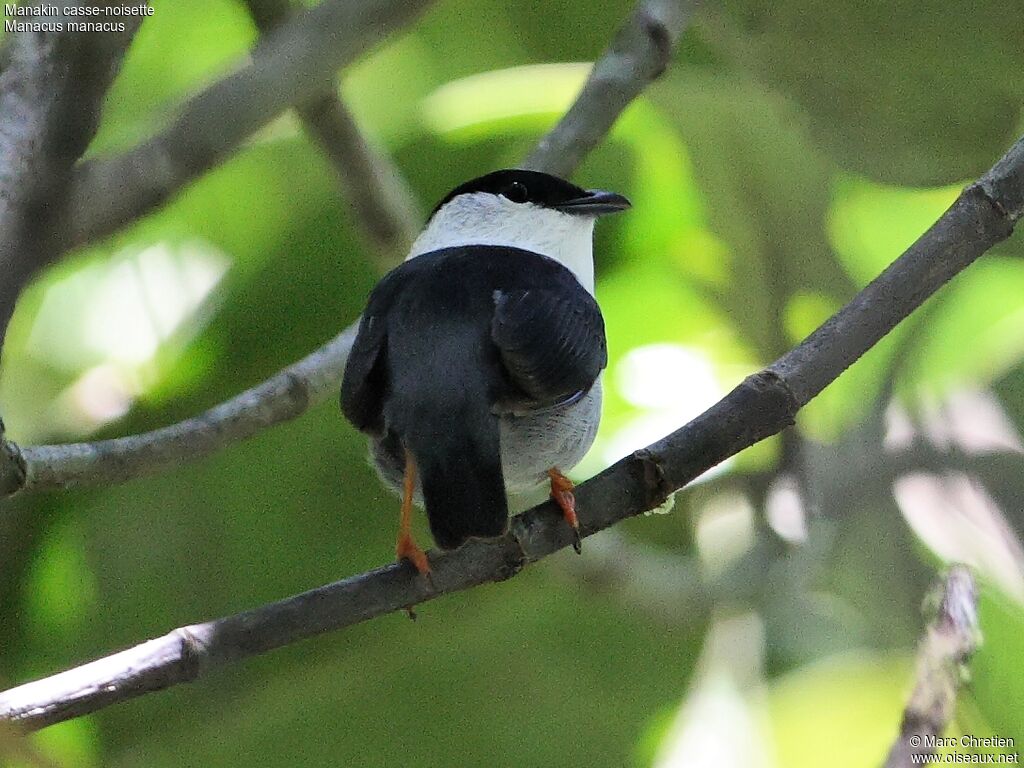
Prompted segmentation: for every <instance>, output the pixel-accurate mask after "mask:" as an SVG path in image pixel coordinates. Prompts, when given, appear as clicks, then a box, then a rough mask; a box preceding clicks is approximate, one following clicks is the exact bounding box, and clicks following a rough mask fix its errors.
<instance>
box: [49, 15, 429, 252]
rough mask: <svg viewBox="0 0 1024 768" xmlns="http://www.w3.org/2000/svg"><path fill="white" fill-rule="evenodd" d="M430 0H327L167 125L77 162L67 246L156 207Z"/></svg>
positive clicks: (322, 85) (266, 42) (292, 22)
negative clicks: (128, 146) (124, 148)
mask: <svg viewBox="0 0 1024 768" xmlns="http://www.w3.org/2000/svg"><path fill="white" fill-rule="evenodd" d="M426 5H427V0H324V2H322V3H321V4H320V5H318V6H316V7H315V8H312V9H310V10H308V11H303V12H301V13H298V14H296V15H295V16H294V18H293V19H291V20H290V21H289V22H288V23H287V24H285V25H284V26H282V27H281V28H280V29H279V30H277V31H275V32H274V33H273V34H271V35H269V36H267V37H266V38H265V39H263V40H262V41H261V42H260V44H259V45H258V46H256V48H255V49H254V50H253V53H252V59H251V61H250V62H249V63H248V64H246V65H245V66H243V67H241V68H240V69H238V70H237V71H236V72H234V73H233V74H231V75H228V76H227V77H225V78H224V79H223V80H219V81H218V82H216V83H214V84H213V85H211V86H210V87H208V88H207V89H206V90H204V91H202V92H201V93H199V94H197V95H196V96H194V97H192V99H190V100H189V101H188V102H187V103H186V104H185V105H184V107H183V109H182V111H181V113H180V114H179V115H178V117H177V118H176V119H175V120H174V121H173V122H172V123H171V125H169V126H168V127H167V128H166V129H165V130H164V131H163V132H162V133H160V134H158V135H157V136H154V137H153V138H151V139H148V140H147V141H145V142H144V143H143V144H141V145H139V146H138V147H136V148H134V149H132V150H130V151H128V152H126V153H125V154H123V155H120V156H117V157H112V158H99V159H96V160H93V161H90V162H88V163H85V164H83V165H82V166H81V167H79V168H78V169H76V171H75V174H74V178H73V186H72V190H71V198H72V206H71V222H70V230H69V232H68V233H67V240H66V242H65V243H64V244H63V245H64V246H65V247H74V246H76V245H81V244H83V243H87V242H89V241H92V240H96V239H97V238H100V237H103V236H105V235H108V234H110V233H111V232H114V231H116V230H117V229H119V228H121V227H123V226H124V225H125V224H127V223H129V222H131V221H134V220H135V219H137V218H139V217H140V216H142V215H144V214H146V213H148V212H149V211H151V210H153V209H154V208H156V207H157V206H159V205H160V204H161V203H164V202H166V201H167V200H169V199H170V198H171V197H173V196H174V195H176V194H177V193H178V192H179V191H180V190H181V189H182V188H183V187H184V186H185V185H187V184H188V183H189V182H191V181H193V180H194V179H196V178H198V177H199V176H201V175H202V174H203V173H205V172H206V171H208V170H209V169H210V168H212V167H213V166H214V165H216V164H217V163H218V162H220V161H222V160H224V159H225V158H226V157H227V156H228V155H230V154H231V152H233V151H234V150H235V149H236V148H237V147H238V145H239V144H240V143H241V142H242V141H244V140H245V139H246V138H247V137H248V136H249V135H250V134H252V133H253V132H254V131H255V130H256V129H258V128H260V127H261V126H263V125H265V124H266V123H267V122H269V121H270V120H271V119H272V118H273V117H275V116H276V115H278V114H280V113H281V112H283V111H284V110H285V109H287V108H288V107H289V106H291V105H292V104H296V103H301V102H305V101H307V100H309V99H311V98H313V97H315V96H316V95H317V94H320V93H322V92H323V91H324V90H325V89H326V88H328V87H330V84H331V82H332V81H333V78H334V74H335V72H337V71H338V69H340V68H341V67H343V66H345V65H347V64H349V63H350V62H352V61H354V60H355V59H356V58H357V57H358V56H359V55H360V54H362V53H363V52H365V51H366V50H367V49H369V48H370V47H372V46H373V45H375V44H376V43H378V42H379V41H380V40H382V39H383V38H384V37H385V36H386V35H387V34H388V33H389V32H391V31H392V30H394V29H397V28H398V27H400V26H401V25H402V24H404V23H406V22H408V21H410V20H411V19H412V18H414V17H415V16H416V15H417V14H418V13H419V12H420V11H421V10H422V9H423V8H425V7H426Z"/></svg>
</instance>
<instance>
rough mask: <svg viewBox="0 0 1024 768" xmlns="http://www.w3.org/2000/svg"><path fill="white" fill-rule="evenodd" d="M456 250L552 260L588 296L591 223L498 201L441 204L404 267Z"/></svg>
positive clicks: (474, 198) (474, 197)
mask: <svg viewBox="0 0 1024 768" xmlns="http://www.w3.org/2000/svg"><path fill="white" fill-rule="evenodd" d="M459 245H503V246H507V247H510V248H521V249H523V250H524V251H533V252H534V253H539V254H541V255H543V256H548V257H550V258H552V259H555V260H556V261H558V262H559V263H561V264H562V265H563V266H565V267H566V268H567V269H568V270H569V271H570V272H572V273H573V274H574V275H576V279H577V280H579V281H580V284H581V285H582V286H583V287H584V288H586V289H587V291H588V292H590V293H591V294H593V293H594V218H593V217H592V216H576V215H570V214H568V213H562V212H561V211H555V210H551V209H549V208H543V207H541V206H538V205H534V204H532V203H513V202H512V201H511V200H509V199H507V198H505V197H502V196H500V195H493V194H490V193H487V192H472V193H469V194H465V195H459V196H458V197H456V198H454V199H452V200H450V201H448V202H447V203H445V204H444V205H443V206H442V207H441V208H440V209H439V210H438V211H437V213H435V214H434V216H433V217H432V218H431V219H430V222H429V223H428V224H427V227H426V229H424V230H423V232H422V233H421V234H420V236H419V237H417V238H416V242H414V243H413V244H412V249H411V250H410V252H409V256H408V257H407V258H406V261H408V260H409V259H413V258H415V257H417V256H422V255H423V254H424V253H430V252H431V251H436V250H439V249H441V248H451V247H453V246H459Z"/></svg>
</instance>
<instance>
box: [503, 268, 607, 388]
mask: <svg viewBox="0 0 1024 768" xmlns="http://www.w3.org/2000/svg"><path fill="white" fill-rule="evenodd" d="M491 339H492V340H493V341H494V343H495V345H497V347H498V350H499V351H500V354H501V360H502V363H504V365H505V368H506V369H507V370H508V372H509V374H510V375H511V377H512V380H513V381H514V382H515V384H516V385H517V386H518V387H519V388H520V389H522V390H523V392H525V393H526V394H527V395H529V396H530V398H531V399H533V400H535V401H538V402H541V403H548V402H555V401H558V400H561V399H564V398H566V397H569V396H571V395H574V394H576V393H577V392H581V391H585V390H588V389H590V387H591V386H592V385H593V383H594V381H595V380H596V379H597V376H598V374H599V373H600V372H601V370H602V369H603V368H604V367H605V366H606V365H607V364H608V347H607V344H606V342H605V335H604V318H602V317H601V310H600V309H599V308H598V306H597V302H596V301H594V297H593V296H591V295H590V294H589V293H587V291H586V290H584V288H583V286H581V285H580V284H579V282H577V281H576V279H575V277H573V276H572V274H571V273H569V272H568V270H565V279H558V280H556V281H554V282H553V283H552V284H550V285H549V286H544V287H538V288H528V289H520V290H511V291H499V292H496V293H495V307H494V318H493V320H492V322H491Z"/></svg>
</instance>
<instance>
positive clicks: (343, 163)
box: [247, 0, 422, 268]
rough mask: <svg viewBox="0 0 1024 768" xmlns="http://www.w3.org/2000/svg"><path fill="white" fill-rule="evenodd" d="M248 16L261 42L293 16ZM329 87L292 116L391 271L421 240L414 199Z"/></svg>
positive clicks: (268, 3)
mask: <svg viewBox="0 0 1024 768" xmlns="http://www.w3.org/2000/svg"><path fill="white" fill-rule="evenodd" d="M247 5H248V7H249V13H250V15H251V16H252V17H253V20H254V21H255V22H256V26H257V27H258V28H259V30H260V33H261V34H262V35H264V36H267V35H269V34H270V32H271V31H273V30H274V29H276V28H278V27H279V26H281V25H282V24H283V23H284V22H285V21H286V20H287V19H288V18H289V17H290V16H291V14H292V6H291V3H290V2H289V0H247ZM337 91H338V83H337V81H336V80H334V79H332V80H331V83H330V84H329V86H328V87H327V88H325V89H324V90H323V91H321V92H320V93H317V94H316V95H315V96H313V98H311V99H310V100H308V101H305V102H302V103H299V104H298V105H297V106H296V111H297V112H298V114H299V119H300V120H301V121H302V125H303V127H304V128H305V130H306V133H308V134H309V135H310V136H312V137H313V138H314V139H315V140H316V142H317V144H319V146H320V149H321V151H323V153H324V154H325V155H326V156H327V158H328V160H330V162H331V165H332V166H333V167H334V170H335V172H336V175H337V179H338V185H339V187H340V188H341V193H342V196H343V198H344V199H345V201H346V202H347V203H348V205H349V207H351V208H353V209H354V211H355V214H356V216H355V220H356V224H357V225H358V226H359V227H360V228H361V229H362V230H363V235H364V236H365V237H366V239H367V241H368V242H369V244H370V245H371V246H372V247H373V250H374V251H376V253H377V255H378V257H379V258H378V260H379V261H380V262H381V266H382V267H385V268H387V267H391V266H393V265H394V264H395V262H397V261H399V260H400V259H401V258H402V256H404V255H405V253H406V251H408V249H409V246H410V245H411V244H412V241H413V240H414V239H416V235H418V234H419V229H420V223H421V221H422V217H421V215H420V211H419V210H418V207H417V205H416V198H415V196H414V195H413V193H412V190H411V189H410V188H409V185H408V183H407V182H406V180H405V178H404V177H403V176H402V174H401V172H400V171H399V170H398V168H397V166H395V164H394V163H393V162H392V161H391V158H390V157H388V156H387V155H385V154H383V153H382V152H380V151H378V150H377V149H376V148H375V147H374V146H373V145H372V144H371V143H370V142H369V140H368V139H367V137H366V136H364V135H363V133H362V131H361V130H360V129H359V125H358V123H356V120H355V117H354V116H353V115H352V113H351V112H350V111H349V110H348V107H346V106H345V104H344V102H342V100H341V99H340V98H339V97H338V94H337Z"/></svg>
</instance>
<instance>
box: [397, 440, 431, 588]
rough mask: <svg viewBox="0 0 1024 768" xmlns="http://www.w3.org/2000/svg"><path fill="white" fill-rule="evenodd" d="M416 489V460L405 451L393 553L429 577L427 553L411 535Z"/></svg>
mask: <svg viewBox="0 0 1024 768" xmlns="http://www.w3.org/2000/svg"><path fill="white" fill-rule="evenodd" d="M415 491H416V461H415V460H414V459H413V457H412V454H411V453H409V452H408V451H406V452H405V479H404V483H403V488H402V517H401V520H400V522H399V524H398V542H397V543H396V544H395V554H396V555H398V559H399V560H408V561H409V562H410V563H412V564H413V565H414V566H416V570H417V571H419V572H420V573H422V574H423V575H424V576H426V577H428V578H429V577H430V562H429V561H428V560H427V553H426V552H424V551H423V550H422V549H420V548H419V546H418V545H417V544H416V541H415V540H414V539H413V537H412V497H413V494H414V493H415Z"/></svg>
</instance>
